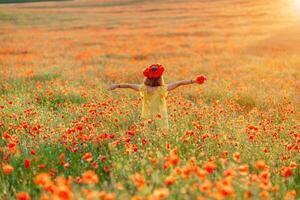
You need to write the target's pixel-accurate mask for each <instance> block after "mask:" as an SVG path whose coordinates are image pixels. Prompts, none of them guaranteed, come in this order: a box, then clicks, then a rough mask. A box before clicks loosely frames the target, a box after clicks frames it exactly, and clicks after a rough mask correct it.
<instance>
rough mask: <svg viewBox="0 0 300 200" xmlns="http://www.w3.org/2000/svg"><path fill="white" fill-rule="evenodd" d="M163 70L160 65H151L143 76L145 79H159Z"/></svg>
mask: <svg viewBox="0 0 300 200" xmlns="http://www.w3.org/2000/svg"><path fill="white" fill-rule="evenodd" d="M164 71H165V68H164V66H163V65H161V64H152V65H150V66H149V67H147V68H146V69H145V70H144V72H143V74H144V76H146V77H147V78H159V77H161V76H162V74H163V73H164Z"/></svg>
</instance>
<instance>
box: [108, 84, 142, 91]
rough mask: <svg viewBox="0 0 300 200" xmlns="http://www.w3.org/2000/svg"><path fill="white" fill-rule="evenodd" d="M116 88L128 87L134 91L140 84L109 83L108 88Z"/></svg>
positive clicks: (137, 89) (138, 88) (138, 89)
mask: <svg viewBox="0 0 300 200" xmlns="http://www.w3.org/2000/svg"><path fill="white" fill-rule="evenodd" d="M117 88H129V89H132V90H135V91H140V85H139V84H129V83H126V84H111V85H110V86H109V88H108V90H114V89H117Z"/></svg>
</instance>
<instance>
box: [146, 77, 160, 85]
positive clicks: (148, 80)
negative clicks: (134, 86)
mask: <svg viewBox="0 0 300 200" xmlns="http://www.w3.org/2000/svg"><path fill="white" fill-rule="evenodd" d="M144 84H145V85H147V86H150V87H157V86H162V85H163V79H162V77H159V78H147V77H146V78H145V80H144Z"/></svg>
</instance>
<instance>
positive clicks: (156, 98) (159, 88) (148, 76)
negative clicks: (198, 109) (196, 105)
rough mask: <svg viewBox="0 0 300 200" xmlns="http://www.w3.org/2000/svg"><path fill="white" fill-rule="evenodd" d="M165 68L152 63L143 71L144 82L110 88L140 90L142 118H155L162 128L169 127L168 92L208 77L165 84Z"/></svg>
mask: <svg viewBox="0 0 300 200" xmlns="http://www.w3.org/2000/svg"><path fill="white" fill-rule="evenodd" d="M164 71H165V68H164V66H163V65H161V64H152V65H150V66H149V67H148V68H146V69H145V70H144V72H143V74H144V76H145V79H144V83H143V84H141V85H140V84H112V85H110V87H109V88H108V90H114V89H116V88H129V89H132V90H134V91H138V92H139V93H140V95H141V97H142V99H143V104H142V118H144V119H151V120H154V122H155V125H156V126H157V127H158V128H161V129H168V128H169V123H168V112H167V105H166V97H167V95H168V92H169V91H171V90H174V89H175V88H178V87H179V86H182V85H189V84H193V83H199V84H203V83H204V82H205V81H206V80H207V78H206V77H205V76H203V75H199V76H197V77H196V78H195V79H191V80H182V81H177V82H174V83H170V84H165V83H164V79H163V72H164Z"/></svg>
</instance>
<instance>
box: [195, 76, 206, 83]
mask: <svg viewBox="0 0 300 200" xmlns="http://www.w3.org/2000/svg"><path fill="white" fill-rule="evenodd" d="M206 80H207V77H206V76H204V75H198V76H196V82H197V83H198V84H203V83H204V82H205V81H206Z"/></svg>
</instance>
